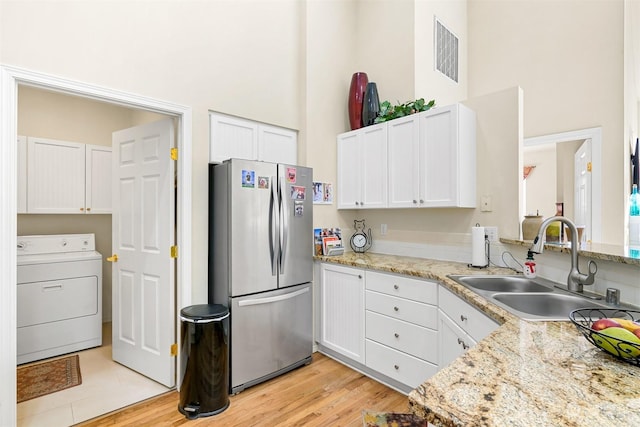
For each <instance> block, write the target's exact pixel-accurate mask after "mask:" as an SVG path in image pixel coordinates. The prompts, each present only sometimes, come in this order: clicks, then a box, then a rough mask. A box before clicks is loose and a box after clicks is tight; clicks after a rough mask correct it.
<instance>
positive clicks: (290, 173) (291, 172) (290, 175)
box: [287, 168, 296, 184]
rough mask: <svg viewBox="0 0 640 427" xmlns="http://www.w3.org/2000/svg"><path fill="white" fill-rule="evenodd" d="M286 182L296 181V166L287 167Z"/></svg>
mask: <svg viewBox="0 0 640 427" xmlns="http://www.w3.org/2000/svg"><path fill="white" fill-rule="evenodd" d="M287 182H288V183H290V184H295V183H296V168H287Z"/></svg>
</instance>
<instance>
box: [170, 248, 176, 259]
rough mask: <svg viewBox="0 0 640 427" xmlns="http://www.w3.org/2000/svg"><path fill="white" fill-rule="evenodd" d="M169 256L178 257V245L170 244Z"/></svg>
mask: <svg viewBox="0 0 640 427" xmlns="http://www.w3.org/2000/svg"><path fill="white" fill-rule="evenodd" d="M171 258H178V247H177V246H171Z"/></svg>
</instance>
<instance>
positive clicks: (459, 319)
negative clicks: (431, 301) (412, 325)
mask: <svg viewBox="0 0 640 427" xmlns="http://www.w3.org/2000/svg"><path fill="white" fill-rule="evenodd" d="M438 308H439V312H438V316H439V319H438V323H439V328H440V336H439V343H438V349H439V363H438V364H439V365H440V367H441V368H443V367H445V366H447V365H449V364H450V363H451V362H452V361H453V360H454V359H455V358H457V357H458V356H460V355H461V354H462V353H464V352H465V351H467V350H468V349H469V348H471V347H473V346H474V345H476V343H477V342H478V341H480V340H482V339H483V338H484V337H486V336H487V335H489V334H490V333H491V332H493V331H494V330H496V329H497V328H498V326H499V325H498V324H497V323H496V322H494V321H493V320H491V319H490V318H489V317H487V316H486V315H485V314H483V313H482V312H480V311H479V310H478V309H476V308H475V307H473V306H472V305H471V304H469V303H467V302H466V301H464V300H463V299H461V298H460V297H458V296H456V295H455V294H454V293H452V292H451V291H449V290H448V289H446V288H445V287H443V286H440V289H439V295H438Z"/></svg>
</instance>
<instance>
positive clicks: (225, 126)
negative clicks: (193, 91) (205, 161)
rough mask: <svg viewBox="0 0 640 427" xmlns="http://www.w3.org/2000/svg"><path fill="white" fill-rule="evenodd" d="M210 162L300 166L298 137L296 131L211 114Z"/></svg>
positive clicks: (219, 114)
mask: <svg viewBox="0 0 640 427" xmlns="http://www.w3.org/2000/svg"><path fill="white" fill-rule="evenodd" d="M209 126H210V129H209V132H210V134H209V162H211V163H222V162H223V161H225V160H227V159H245V160H259V161H262V162H271V163H284V164H288V165H295V164H297V163H298V133H297V132H296V131H295V130H291V129H286V128H282V127H278V126H272V125H268V124H263V123H258V122H256V121H253V120H248V119H243V118H241V117H233V116H227V115H226V114H221V113H210V114H209Z"/></svg>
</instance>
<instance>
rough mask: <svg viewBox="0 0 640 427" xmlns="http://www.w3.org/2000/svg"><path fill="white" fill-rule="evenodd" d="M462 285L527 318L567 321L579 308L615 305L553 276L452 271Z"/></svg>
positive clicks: (520, 316) (455, 278) (454, 277)
mask: <svg viewBox="0 0 640 427" xmlns="http://www.w3.org/2000/svg"><path fill="white" fill-rule="evenodd" d="M449 278H451V279H453V280H455V281H456V282H458V283H459V284H461V285H462V286H464V287H466V288H467V289H470V290H471V291H473V292H475V293H477V294H478V295H481V296H483V297H485V298H486V299H488V300H489V301H491V302H492V303H494V304H495V305H497V306H499V307H502V308H503V309H505V310H507V311H508V312H510V313H512V314H514V315H516V316H518V317H519V318H521V319H525V320H534V321H535V320H543V321H566V320H569V313H570V312H571V311H572V310H575V309H578V308H587V307H602V308H614V307H613V306H610V305H608V304H606V303H604V302H602V301H598V302H596V301H594V300H593V299H592V298H588V297H587V296H584V297H583V296H579V295H575V294H572V293H569V292H566V291H563V290H562V289H561V288H558V286H561V285H558V284H555V283H553V282H551V281H549V280H545V279H541V278H536V279H528V278H526V277H524V276H515V275H514V276H498V275H466V276H461V275H451V276H449Z"/></svg>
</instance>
